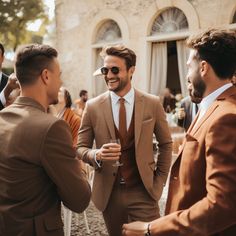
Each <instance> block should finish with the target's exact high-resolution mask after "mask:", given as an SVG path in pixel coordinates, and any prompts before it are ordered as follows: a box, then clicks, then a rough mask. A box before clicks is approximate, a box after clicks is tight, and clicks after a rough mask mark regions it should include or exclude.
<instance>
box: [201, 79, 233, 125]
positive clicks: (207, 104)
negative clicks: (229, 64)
mask: <svg viewBox="0 0 236 236" xmlns="http://www.w3.org/2000/svg"><path fill="white" fill-rule="evenodd" d="M231 86H233V85H232V84H231V83H228V84H225V85H223V86H221V87H220V88H218V89H217V90H215V91H214V92H212V93H210V94H209V95H208V96H206V97H205V98H203V99H202V101H201V103H200V114H199V117H198V121H199V120H200V119H201V118H202V117H203V116H204V115H205V113H206V112H207V110H208V108H209V107H210V106H211V104H212V103H213V102H214V101H215V100H216V98H217V97H218V96H219V95H220V94H222V93H223V92H224V91H225V90H226V89H228V88H230V87H231ZM198 121H197V122H198Z"/></svg>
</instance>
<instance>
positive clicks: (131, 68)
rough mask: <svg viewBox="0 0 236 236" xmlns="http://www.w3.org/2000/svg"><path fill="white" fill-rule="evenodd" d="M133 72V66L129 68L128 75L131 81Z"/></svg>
mask: <svg viewBox="0 0 236 236" xmlns="http://www.w3.org/2000/svg"><path fill="white" fill-rule="evenodd" d="M134 71H135V66H132V67H130V68H129V74H130V77H131V79H132V76H133V73H134Z"/></svg>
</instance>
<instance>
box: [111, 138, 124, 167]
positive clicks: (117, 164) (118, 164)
mask: <svg viewBox="0 0 236 236" xmlns="http://www.w3.org/2000/svg"><path fill="white" fill-rule="evenodd" d="M110 143H117V144H119V145H121V144H120V139H118V138H117V139H110ZM112 166H114V167H119V166H123V163H120V161H119V160H116V162H115V163H114V164H113V165H112Z"/></svg>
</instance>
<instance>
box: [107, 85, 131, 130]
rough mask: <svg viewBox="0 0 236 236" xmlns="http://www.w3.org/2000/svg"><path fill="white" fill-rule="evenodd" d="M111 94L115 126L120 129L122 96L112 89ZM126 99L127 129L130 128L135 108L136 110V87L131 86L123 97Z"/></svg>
mask: <svg viewBox="0 0 236 236" xmlns="http://www.w3.org/2000/svg"><path fill="white" fill-rule="evenodd" d="M110 96H111V107H112V114H113V120H114V123H115V126H116V128H117V129H119V109H120V101H119V99H120V98H121V97H120V96H118V95H117V94H115V93H114V92H112V91H110ZM123 98H124V99H125V110H126V124H127V130H128V129H129V126H130V123H131V119H132V115H133V110H134V88H131V89H130V91H129V92H128V93H127V94H126V95H125V96H124V97H123Z"/></svg>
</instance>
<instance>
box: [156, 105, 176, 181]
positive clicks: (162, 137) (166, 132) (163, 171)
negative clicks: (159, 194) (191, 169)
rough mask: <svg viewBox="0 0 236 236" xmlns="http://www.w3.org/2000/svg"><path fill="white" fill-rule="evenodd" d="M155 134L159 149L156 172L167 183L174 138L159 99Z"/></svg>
mask: <svg viewBox="0 0 236 236" xmlns="http://www.w3.org/2000/svg"><path fill="white" fill-rule="evenodd" d="M155 136H156V140H157V141H158V149H159V150H158V151H159V155H158V161H157V166H156V173H157V176H159V178H161V179H162V181H161V182H162V183H165V182H166V179H167V176H168V173H169V169H170V164H171V158H172V139H171V135H170V129H169V126H168V123H167V120H166V115H165V112H164V109H163V107H162V105H161V104H160V102H159V101H157V104H156V124H155Z"/></svg>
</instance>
